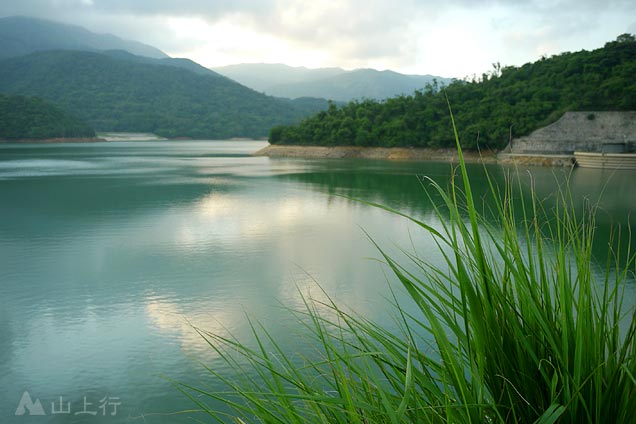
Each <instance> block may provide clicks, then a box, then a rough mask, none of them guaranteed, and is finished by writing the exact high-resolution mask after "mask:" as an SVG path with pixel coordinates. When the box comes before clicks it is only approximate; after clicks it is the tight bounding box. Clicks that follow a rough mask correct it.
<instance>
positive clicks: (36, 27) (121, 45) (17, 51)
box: [0, 16, 168, 59]
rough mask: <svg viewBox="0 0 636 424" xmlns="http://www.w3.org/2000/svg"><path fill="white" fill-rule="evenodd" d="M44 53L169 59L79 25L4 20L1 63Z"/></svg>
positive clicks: (0, 36)
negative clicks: (120, 54) (117, 53)
mask: <svg viewBox="0 0 636 424" xmlns="http://www.w3.org/2000/svg"><path fill="white" fill-rule="evenodd" d="M44 50H85V51H99V50H125V51H128V52H130V53H132V54H135V55H139V56H146V57H152V58H157V59H161V58H167V57H168V55H166V54H165V53H164V52H162V51H161V50H159V49H157V48H154V47H151V46H148V45H146V44H142V43H139V42H136V41H129V40H123V39H121V38H119V37H116V36H114V35H110V34H95V33H93V32H90V31H88V30H86V29H84V28H82V27H79V26H75V25H67V24H61V23H58V22H52V21H47V20H43V19H35V18H28V17H23V16H12V17H6V18H0V59H4V58H8V57H14V56H22V55H25V54H29V53H33V52H36V51H44Z"/></svg>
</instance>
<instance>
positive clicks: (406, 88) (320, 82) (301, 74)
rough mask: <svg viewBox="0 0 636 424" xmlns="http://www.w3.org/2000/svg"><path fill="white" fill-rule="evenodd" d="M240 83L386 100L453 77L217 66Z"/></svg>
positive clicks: (275, 91)
mask: <svg viewBox="0 0 636 424" xmlns="http://www.w3.org/2000/svg"><path fill="white" fill-rule="evenodd" d="M213 70H215V71H216V72H218V73H220V74H221V75H225V76H227V77H228V78H231V79H233V80H235V81H238V82H239V83H241V84H243V85H245V86H247V87H250V88H253V89H255V90H258V91H262V92H264V93H265V94H269V95H272V96H277V97H288V98H292V99H293V98H298V97H323V98H327V99H330V100H335V101H341V102H348V101H350V100H354V99H363V98H369V99H376V100H382V99H386V98H389V97H395V96H398V95H401V94H412V93H413V92H414V91H415V90H419V89H423V88H424V87H426V85H427V84H432V83H433V81H434V80H436V81H437V82H438V84H444V85H448V84H449V83H450V82H451V81H452V79H450V78H442V77H437V76H433V75H404V74H400V73H397V72H393V71H389V70H387V71H377V70H375V69H355V70H352V71H346V70H344V69H341V68H318V69H308V68H304V67H291V66H287V65H283V64H264V63H260V64H240V65H230V66H223V67H218V68H213Z"/></svg>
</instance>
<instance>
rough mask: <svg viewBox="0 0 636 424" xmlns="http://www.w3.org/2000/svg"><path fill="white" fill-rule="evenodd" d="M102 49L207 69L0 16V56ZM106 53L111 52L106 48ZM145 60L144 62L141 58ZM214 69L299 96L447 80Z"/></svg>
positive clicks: (348, 94)
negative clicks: (62, 50) (49, 51)
mask: <svg viewBox="0 0 636 424" xmlns="http://www.w3.org/2000/svg"><path fill="white" fill-rule="evenodd" d="M58 49H64V50H82V51H94V52H100V51H101V52H103V51H110V50H121V51H125V52H128V53H131V54H132V55H135V56H138V58H137V59H134V58H132V57H128V58H127V59H128V60H136V61H138V62H143V60H142V59H141V58H139V57H143V58H151V59H156V60H161V61H162V63H159V62H154V63H155V64H163V65H170V66H176V67H181V68H185V69H189V70H191V71H193V72H196V73H198V74H206V73H210V74H212V73H213V72H212V71H210V70H208V69H207V68H205V67H203V66H201V65H199V64H197V63H196V62H193V61H191V60H189V59H176V58H170V57H169V56H168V55H167V54H165V53H164V52H162V51H161V50H159V49H157V48H155V47H152V46H149V45H146V44H143V43H139V42H136V41H130V40H124V39H122V38H119V37H117V36H115V35H111V34H95V33H93V32H90V31H88V30H87V29H84V28H82V27H80V26H76V25H68V24H61V23H57V22H52V21H47V20H43V19H35V18H29V17H23V16H13V17H5V18H0V59H3V58H9V57H14V56H21V55H25V54H29V53H33V52H38V51H46V50H58ZM109 54H110V55H111V56H112V55H113V53H112V52H111V53H109ZM147 63H150V62H147ZM213 70H214V71H216V72H218V73H219V74H221V75H224V76H226V77H228V78H230V79H233V80H235V81H237V82H239V83H240V84H242V85H244V86H246V87H249V88H252V89H254V90H256V91H259V92H263V93H265V94H268V95H271V96H276V97H286V98H291V99H295V98H301V97H315V98H325V99H330V100H335V101H341V102H347V101H350V100H354V99H364V98H370V99H385V98H389V97H393V96H396V95H400V94H412V93H413V91H415V90H417V89H423V88H424V87H425V86H426V84H428V83H431V82H432V81H433V80H434V79H436V80H437V81H438V83H441V84H442V83H443V84H448V83H449V82H450V81H451V80H450V79H448V78H441V77H435V76H432V75H404V74H399V73H397V72H393V71H377V70H374V69H356V70H353V71H346V70H344V69H341V68H319V69H308V68H303V67H291V66H287V65H283V64H239V65H230V66H224V67H219V68H214V69H213Z"/></svg>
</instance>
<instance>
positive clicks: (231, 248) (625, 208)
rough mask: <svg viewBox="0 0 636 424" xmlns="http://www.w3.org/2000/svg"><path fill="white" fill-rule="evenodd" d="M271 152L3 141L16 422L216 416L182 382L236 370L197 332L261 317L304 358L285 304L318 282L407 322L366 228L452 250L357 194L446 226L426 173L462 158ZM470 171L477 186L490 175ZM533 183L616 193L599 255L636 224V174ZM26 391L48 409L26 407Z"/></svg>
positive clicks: (2, 367)
mask: <svg viewBox="0 0 636 424" xmlns="http://www.w3.org/2000/svg"><path fill="white" fill-rule="evenodd" d="M265 144H266V143H264V142H256V141H125V142H113V143H91V144H39V145H38V144H5V145H0V202H1V203H0V302H1V308H0V323H1V325H0V340H2V343H1V344H0V422H2V423H5V422H6V423H31V422H37V423H67V422H96V423H97V422H104V423H124V422H126V423H128V422H133V423H134V422H139V423H181V422H183V423H185V422H192V417H194V418H198V419H205V417H204V416H202V415H198V414H197V413H195V412H186V413H182V414H176V413H178V412H179V411H184V410H190V409H194V405H193V404H192V403H191V402H190V401H189V400H188V399H186V398H185V397H184V396H183V395H182V394H181V393H180V392H179V391H178V390H177V389H176V388H175V387H174V386H173V385H172V384H171V383H170V382H169V381H168V380H167V379H166V378H168V379H173V380H176V381H180V382H184V383H188V384H193V385H196V386H201V387H203V386H204V385H206V386H209V387H212V388H218V386H215V384H216V383H215V381H214V380H213V379H211V378H210V377H209V376H208V375H207V374H206V373H205V372H204V371H203V369H202V367H201V365H200V364H199V362H198V361H202V362H204V363H205V364H206V365H208V366H211V367H213V368H214V369H216V370H218V371H219V372H223V371H224V370H225V368H224V366H223V364H222V362H221V361H219V359H218V357H217V356H215V354H214V352H213V351H212V349H210V348H209V347H208V346H206V344H205V342H204V341H203V340H202V339H201V338H200V336H198V335H197V333H196V332H195V331H194V330H193V328H192V326H193V325H196V326H199V327H201V328H204V329H207V330H210V331H215V332H220V333H221V334H228V333H230V332H231V333H232V334H234V335H236V336H237V337H239V338H243V339H245V340H247V339H249V335H250V329H249V325H248V321H247V318H246V316H250V317H253V318H255V319H258V320H260V321H261V322H263V323H264V325H266V326H268V328H270V329H271V331H272V333H273V335H274V336H276V337H277V339H278V340H280V341H281V343H283V344H284V346H285V347H286V348H287V349H289V350H290V351H295V350H302V349H303V348H304V346H302V343H303V341H302V340H303V339H302V337H298V332H300V331H302V330H300V329H299V326H298V324H297V323H295V322H294V321H293V320H292V319H291V318H290V314H289V313H288V311H287V310H286V309H285V308H300V307H302V300H301V297H300V293H302V294H304V295H306V296H314V297H320V296H322V294H321V292H320V289H319V287H318V286H317V283H319V284H320V286H321V287H322V288H323V289H324V290H325V291H326V292H327V293H328V294H329V295H330V296H331V297H332V298H333V299H334V300H336V301H337V302H338V303H339V304H341V305H346V306H347V307H350V308H351V309H353V310H355V311H357V312H359V313H361V314H363V315H364V316H366V317H368V318H370V319H373V320H376V321H379V322H382V323H386V325H388V326H391V325H392V324H391V322H392V321H391V319H392V315H391V311H390V307H389V305H388V303H389V302H388V301H387V298H389V297H390V296H391V292H390V289H389V284H393V287H394V288H395V289H396V290H397V296H398V298H402V297H403V296H404V294H403V293H402V292H401V291H400V290H399V287H398V286H397V284H395V280H394V279H393V278H392V277H391V276H390V275H389V273H388V271H387V269H386V268H385V267H383V266H382V265H381V263H379V262H378V261H377V260H375V259H377V258H378V257H379V254H378V252H377V250H376V249H375V248H374V247H373V245H372V243H371V241H370V240H369V238H368V237H367V235H366V234H365V231H366V232H367V233H368V234H369V236H370V237H372V238H373V239H374V240H375V241H377V242H378V243H379V244H380V245H382V246H383V247H386V248H387V249H388V250H389V251H390V252H391V253H393V254H395V255H399V249H400V248H401V247H404V248H407V249H413V248H415V249H416V250H417V252H418V254H419V255H421V256H422V257H426V258H427V259H430V261H433V262H435V261H439V260H440V255H439V254H438V253H437V252H436V249H435V247H434V245H433V244H432V243H431V240H430V239H429V238H428V236H427V235H425V234H422V233H421V231H418V230H417V228H416V227H415V226H413V225H410V224H409V223H408V222H407V221H406V220H405V219H403V218H400V217H398V216H396V215H392V214H390V213H388V212H386V211H383V210H381V209H378V208H375V207H372V206H369V205H368V204H365V203H362V202H360V201H357V200H353V199H361V200H366V201H373V202H378V203H382V204H386V205H388V206H391V207H393V208H396V209H398V210H400V211H404V212H407V213H409V214H412V215H414V216H416V217H418V218H420V219H423V220H425V221H426V222H428V223H429V224H430V225H433V226H436V225H438V221H437V218H436V216H435V214H434V211H433V209H432V205H431V202H430V201H429V199H428V198H427V196H426V194H425V191H424V188H423V184H422V183H421V181H420V179H419V178H418V177H422V176H428V177H430V178H433V179H434V180H436V181H438V182H440V183H442V184H444V185H446V184H447V183H448V181H449V178H450V173H451V166H450V165H449V164H447V163H433V162H420V163H413V162H397V161H365V160H302V159H270V158H264V157H252V156H250V153H252V152H254V151H256V150H258V149H260V148H261V147H264V146H265ZM469 168H470V170H471V173H472V174H473V175H474V180H473V181H474V185H475V187H476V191H477V195H478V196H479V195H480V194H483V193H484V192H485V190H486V188H485V180H484V177H483V172H482V171H481V167H480V166H479V165H471V166H470V167H469ZM489 170H490V171H491V172H492V173H493V175H494V176H495V178H496V179H498V180H501V179H502V178H503V176H504V174H505V173H506V169H505V168H501V167H498V166H490V167H489ZM521 175H522V186H523V187H529V185H530V183H531V181H532V183H533V184H534V185H535V187H536V190H537V192H538V194H539V196H540V197H542V198H546V199H548V200H547V201H548V202H549V199H550V198H551V196H552V195H553V193H554V191H555V187H556V186H557V184H556V182H563V181H565V179H566V178H567V177H568V175H569V179H570V185H571V188H572V193H573V195H574V198H575V202H577V203H579V204H580V203H582V202H583V199H585V198H589V199H593V200H594V199H597V198H599V196H600V193H601V192H603V197H602V200H601V206H602V208H601V211H600V213H599V216H598V219H597V227H598V233H599V243H598V244H597V248H596V251H597V253H598V254H599V256H600V255H602V253H603V252H606V251H607V240H609V233H610V231H611V229H612V228H614V227H615V226H617V225H619V224H620V225H622V226H625V225H626V224H627V223H628V220H630V219H631V224H632V225H634V223H636V222H635V221H634V216H633V212H634V211H636V192H635V191H634V181H636V173H634V172H629V171H617V172H608V171H602V170H594V169H574V170H573V172H572V173H571V174H568V173H567V172H566V171H564V170H561V169H548V168H527V169H522V170H521ZM608 180H609V182H608ZM424 185H425V184H424ZM522 195H526V194H522ZM630 214H631V215H630ZM631 292H633V287H632V288H630V293H631ZM25 392H28V396H29V397H30V399H31V400H32V401H33V402H35V400H36V398H37V399H39V400H40V403H41V405H42V411H41V412H43V413H44V414H45V415H44V416H37V417H33V416H27V415H23V416H16V415H15V414H16V411H17V409H18V405H19V404H20V403H21V401H22V400H24V394H25ZM36 406H37V405H36ZM30 412H33V408H32V409H31V410H30ZM91 413H94V414H91ZM27 414H28V412H27Z"/></svg>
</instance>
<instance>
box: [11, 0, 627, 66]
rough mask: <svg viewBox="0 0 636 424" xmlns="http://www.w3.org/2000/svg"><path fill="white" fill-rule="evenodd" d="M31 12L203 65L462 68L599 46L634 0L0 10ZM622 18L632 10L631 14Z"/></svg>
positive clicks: (191, 3) (79, 2)
mask: <svg viewBox="0 0 636 424" xmlns="http://www.w3.org/2000/svg"><path fill="white" fill-rule="evenodd" d="M16 14H20V15H30V16H38V17H43V18H49V19H53V20H59V21H62V22H69V23H75V24H78V25H82V26H85V27H87V28H88V29H90V30H93V31H97V32H111V33H115V34H116V35H119V36H122V37H124V38H129V39H135V40H139V41H142V42H145V43H148V44H151V45H154V46H156V47H158V48H160V49H162V50H164V51H167V52H168V53H172V54H175V55H182V56H183V55H189V54H190V55H194V56H192V58H193V59H195V60H198V61H202V62H204V64H206V65H208V66H212V65H223V64H228V63H230V62H235V63H236V62H256V61H267V62H271V61H283V62H287V63H290V64H294V65H308V66H343V67H348V68H351V67H376V68H394V69H395V68H397V69H398V70H403V71H411V72H418V73H437V74H439V75H442V76H464V75H467V74H470V73H478V74H479V73H480V72H482V71H486V70H488V69H489V68H490V64H491V63H492V62H494V61H500V62H501V63H502V64H505V65H518V64H522V63H524V62H527V61H531V60H536V59H537V58H538V57H540V56H541V55H543V54H546V55H551V54H556V53H559V52H560V51H565V50H569V51H575V50H580V49H583V48H586V49H591V48H596V47H600V46H602V45H603V44H604V43H605V42H607V41H609V40H612V39H614V38H616V36H617V35H618V34H620V33H622V32H626V31H628V32H636V23H634V22H633V16H634V15H635V14H636V2H634V1H633V0H607V1H604V2H599V1H597V0H576V1H575V0H560V1H554V0H516V1H510V0H448V1H445V2H439V1H437V0H436V1H433V0H399V1H393V2H388V1H386V0H320V1H316V2H308V1H306V0H214V1H210V0H182V1H179V2H175V1H173V0H135V1H129V0H21V1H19V2H18V1H9V2H1V3H0V15H4V16H6V15H16ZM630 17H632V18H631V19H630Z"/></svg>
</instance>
